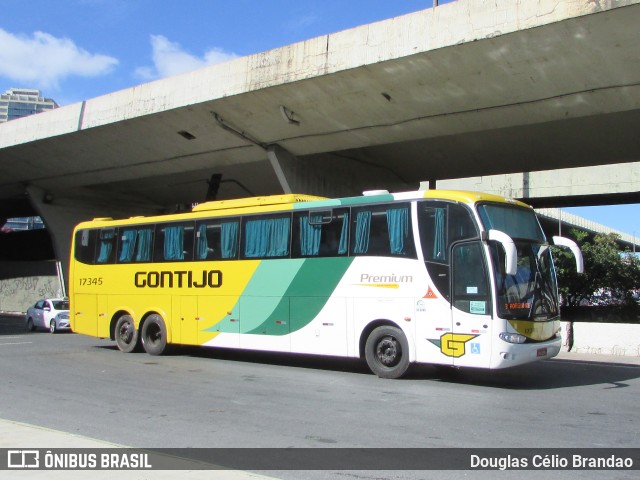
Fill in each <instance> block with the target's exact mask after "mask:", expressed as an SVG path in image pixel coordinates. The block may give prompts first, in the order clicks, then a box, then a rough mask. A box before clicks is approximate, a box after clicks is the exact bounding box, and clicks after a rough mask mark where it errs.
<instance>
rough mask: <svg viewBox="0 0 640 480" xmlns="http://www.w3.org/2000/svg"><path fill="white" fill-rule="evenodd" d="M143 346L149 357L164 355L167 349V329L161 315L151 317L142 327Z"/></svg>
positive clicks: (155, 314)
mask: <svg viewBox="0 0 640 480" xmlns="http://www.w3.org/2000/svg"><path fill="white" fill-rule="evenodd" d="M142 346H143V347H144V351H145V352H147V353H148V354H149V355H162V354H163V353H164V351H165V350H166V349H167V327H166V325H165V324H164V320H163V319H162V317H161V316H160V315H158V314H157V313H154V314H153V315H150V316H149V318H147V319H146V320H145V322H144V325H143V326H142Z"/></svg>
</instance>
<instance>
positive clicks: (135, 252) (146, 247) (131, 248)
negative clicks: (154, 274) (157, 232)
mask: <svg viewBox="0 0 640 480" xmlns="http://www.w3.org/2000/svg"><path fill="white" fill-rule="evenodd" d="M152 248H153V227H148V226H147V227H143V226H138V227H130V228H123V229H122V230H121V231H120V249H119V254H118V262H119V263H129V262H150V261H151V253H152Z"/></svg>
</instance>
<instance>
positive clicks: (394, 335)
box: [365, 325, 409, 378]
mask: <svg viewBox="0 0 640 480" xmlns="http://www.w3.org/2000/svg"><path fill="white" fill-rule="evenodd" d="M365 358H366V360H367V365H369V368H370V369H371V371H372V372H373V373H375V374H376V375H377V376H379V377H380V378H400V377H402V375H404V373H405V372H406V371H407V369H408V368H409V343H408V342H407V337H406V336H405V335H404V333H403V332H402V330H400V329H399V328H397V327H390V326H387V325H385V326H382V327H378V328H376V329H374V330H373V331H372V332H371V333H370V334H369V338H367V343H366V345H365Z"/></svg>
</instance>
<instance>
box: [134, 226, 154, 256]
mask: <svg viewBox="0 0 640 480" xmlns="http://www.w3.org/2000/svg"><path fill="white" fill-rule="evenodd" d="M138 237H139V238H138V251H137V252H136V262H149V261H151V241H152V239H153V230H151V229H150V228H145V229H142V230H138Z"/></svg>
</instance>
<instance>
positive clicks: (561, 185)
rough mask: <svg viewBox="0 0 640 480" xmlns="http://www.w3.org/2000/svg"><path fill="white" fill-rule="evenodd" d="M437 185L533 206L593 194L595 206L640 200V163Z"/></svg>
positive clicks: (482, 178) (500, 176) (497, 176)
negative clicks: (627, 200) (499, 196)
mask: <svg viewBox="0 0 640 480" xmlns="http://www.w3.org/2000/svg"><path fill="white" fill-rule="evenodd" d="M437 188H440V189H452V190H458V189H460V190H478V191H483V192H487V193H495V194H498V195H503V196H505V197H511V198H518V199H522V200H524V201H525V202H528V203H531V204H533V205H541V203H542V202H541V200H544V201H546V203H549V204H554V205H557V206H560V205H563V206H567V205H569V203H567V202H570V201H572V200H571V199H572V198H573V199H574V200H573V201H574V202H575V199H576V198H585V197H590V198H591V199H592V200H591V201H592V202H593V203H592V204H594V205H595V204H598V203H600V204H606V203H615V200H614V199H615V198H627V199H633V198H636V201H637V202H640V162H632V163H621V164H615V165H604V166H594V167H580V168H566V169H559V170H545V171H540V172H522V173H513V174H507V175H488V176H482V177H470V178H458V179H450V180H439V181H438V182H437ZM604 197H610V200H606V199H605V198H604ZM563 198H564V199H563ZM596 198H599V200H597V199H596ZM619 203H627V202H624V201H623V202H619Z"/></svg>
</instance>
